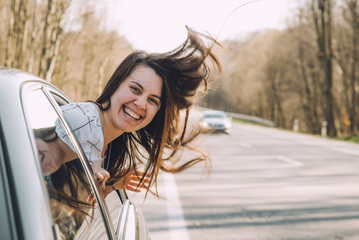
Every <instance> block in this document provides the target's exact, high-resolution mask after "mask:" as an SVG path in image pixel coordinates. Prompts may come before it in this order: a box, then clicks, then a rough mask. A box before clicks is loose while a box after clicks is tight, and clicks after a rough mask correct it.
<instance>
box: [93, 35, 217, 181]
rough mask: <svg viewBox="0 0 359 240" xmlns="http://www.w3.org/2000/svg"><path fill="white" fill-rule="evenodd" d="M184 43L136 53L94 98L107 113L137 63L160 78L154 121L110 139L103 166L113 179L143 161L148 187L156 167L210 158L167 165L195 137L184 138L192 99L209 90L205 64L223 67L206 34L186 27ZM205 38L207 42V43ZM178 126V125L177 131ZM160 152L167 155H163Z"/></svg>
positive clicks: (171, 168) (170, 169)
mask: <svg viewBox="0 0 359 240" xmlns="http://www.w3.org/2000/svg"><path fill="white" fill-rule="evenodd" d="M187 30H188V37H187V39H186V41H185V42H184V43H183V44H182V45H181V46H179V47H178V48H176V49H174V50H172V51H170V52H166V53H148V52H145V51H134V52H133V53H131V54H130V55H129V56H127V57H126V58H125V59H124V61H123V62H122V63H121V64H120V65H119V66H118V68H117V69H116V70H115V72H114V73H113V75H112V77H111V78H110V79H109V81H108V83H107V85H106V86H105V88H104V90H103V92H102V94H101V95H100V97H99V98H98V99H97V100H96V103H97V105H98V106H99V107H100V108H101V109H102V110H103V111H107V110H108V109H109V108H110V107H111V101H110V98H111V96H112V94H113V93H114V92H115V91H116V89H117V88H118V87H119V86H120V84H121V83H122V82H123V81H124V79H125V78H126V77H128V76H129V75H130V74H131V73H132V71H133V70H134V69H135V68H136V67H137V66H139V65H142V66H148V67H151V68H152V69H153V70H154V71H155V72H156V73H157V74H158V75H159V76H160V77H161V78H162V80H163V84H162V96H161V99H162V100H161V107H160V109H159V111H158V112H157V114H156V116H155V117H154V119H153V120H152V121H151V122H150V123H149V124H148V125H147V126H146V127H144V128H142V129H140V130H138V131H136V132H128V133H123V134H122V135H121V136H119V137H118V138H116V139H115V140H113V141H112V142H111V143H110V144H109V146H108V149H107V158H106V159H105V161H104V166H105V167H106V169H107V170H108V171H109V173H110V175H111V176H113V175H115V174H117V175H118V173H122V175H125V174H126V173H127V172H128V171H129V169H130V168H131V167H135V168H136V160H137V161H141V159H143V157H144V158H146V159H147V162H146V166H145V172H146V173H150V174H151V185H152V184H153V183H155V184H156V182H157V174H158V171H159V169H162V170H164V171H168V172H179V171H182V170H184V169H187V168H188V167H190V166H192V165H193V164H195V163H197V162H200V161H203V160H206V159H208V158H207V156H206V155H205V154H201V157H198V158H195V159H192V160H190V161H187V162H186V163H184V164H182V165H180V166H177V167H174V166H171V164H166V161H170V160H171V159H173V156H174V154H175V153H176V151H177V150H178V149H180V148H181V147H186V146H187V143H188V142H189V141H190V140H192V139H193V138H194V137H195V136H196V134H193V135H191V136H190V137H189V138H186V139H187V140H185V139H184V134H185V131H186V128H187V122H188V114H189V110H190V107H191V106H192V105H193V97H194V96H195V95H196V93H197V90H198V89H199V87H200V86H201V84H203V86H204V90H207V87H208V80H209V78H210V75H211V69H210V65H209V64H208V63H207V62H206V61H205V60H206V59H207V58H209V59H211V60H212V63H213V66H215V67H217V69H218V70H219V72H221V70H222V68H221V64H220V62H219V60H218V59H217V57H216V56H215V55H214V53H213V47H214V45H216V44H217V45H219V44H218V43H217V41H216V40H215V39H213V38H212V37H210V36H207V35H204V34H201V33H198V32H195V31H193V30H191V29H189V28H187ZM205 40H207V41H208V42H209V43H208V42H205ZM181 110H185V118H184V123H183V124H181V125H180V111H181ZM180 126H181V127H180ZM141 149H144V150H145V153H146V154H144V153H143V152H142V151H141ZM164 149H168V150H169V151H170V154H169V157H164V155H163V153H164Z"/></svg>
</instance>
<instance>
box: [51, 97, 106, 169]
mask: <svg viewBox="0 0 359 240" xmlns="http://www.w3.org/2000/svg"><path fill="white" fill-rule="evenodd" d="M61 110H62V114H63V117H64V118H65V120H66V122H67V123H68V125H69V126H70V128H71V130H72V132H73V133H74V135H75V137H76V139H77V141H78V142H79V144H80V145H81V146H82V149H83V150H84V153H85V155H86V157H87V159H88V160H89V161H90V163H94V162H97V161H101V163H102V157H101V152H102V149H103V145H104V139H103V133H102V128H101V121H100V117H99V113H98V110H97V108H96V106H95V105H94V104H92V103H70V104H67V105H64V106H61ZM55 125H56V129H55V130H56V133H57V135H58V137H59V138H60V139H61V140H62V141H63V142H65V143H66V144H67V145H68V146H69V147H70V148H71V149H72V151H74V152H76V151H75V148H74V147H73V145H72V143H71V140H70V138H69V136H68V134H67V132H66V130H65V129H64V127H63V125H62V124H61V123H60V120H59V119H57V120H56V123H55Z"/></svg>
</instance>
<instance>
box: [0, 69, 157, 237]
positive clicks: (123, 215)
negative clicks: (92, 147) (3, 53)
mask: <svg viewBox="0 0 359 240" xmlns="http://www.w3.org/2000/svg"><path fill="white" fill-rule="evenodd" d="M0 102H1V104H0V213H1V214H0V232H1V239H15V240H16V239H29V240H30V239H37V240H51V239H86V240H87V239H96V240H98V239H111V240H112V239H116V240H117V239H127V240H132V239H139V240H148V239H150V237H149V234H148V231H147V227H146V224H145V222H144V218H143V216H142V214H141V212H140V211H139V209H138V208H137V207H136V206H135V205H134V204H133V203H132V202H131V200H130V199H129V198H128V196H127V195H126V192H125V191H124V190H121V191H113V192H112V193H111V194H109V195H108V196H107V197H106V199H104V198H103V197H102V194H101V191H100V188H99V185H98V183H97V181H96V180H95V178H94V176H93V172H92V169H91V167H90V166H89V163H88V161H87V159H86V156H85V155H84V154H83V150H82V148H81V146H80V145H79V144H78V142H77V140H76V138H74V137H73V136H74V135H73V134H72V131H71V130H70V129H67V130H66V131H67V134H68V135H69V136H72V137H73V138H72V139H71V142H72V144H73V146H74V148H75V149H76V152H77V154H78V159H77V160H73V161H71V162H69V163H65V164H63V165H62V166H61V167H60V169H59V170H57V171H56V172H54V173H52V174H51V175H46V174H44V172H43V171H42V168H41V161H42V154H41V152H40V151H38V148H37V146H39V145H38V143H39V141H40V140H39V139H41V141H47V142H50V143H51V142H52V141H53V139H54V135H53V132H51V129H53V127H54V123H55V121H56V120H57V119H60V121H61V122H62V124H64V126H65V125H66V123H65V122H66V121H65V120H64V118H63V117H62V114H61V111H60V109H59V106H60V105H63V104H66V103H69V102H70V99H69V98H67V97H66V96H65V95H64V94H63V93H62V92H61V91H60V90H58V89H57V88H56V87H54V86H53V85H51V84H49V83H48V82H46V81H43V80H42V79H40V78H38V77H36V76H34V75H31V74H28V73H25V72H22V71H20V70H16V69H9V68H3V67H0ZM56 137H57V136H55V139H56ZM50 153H51V152H50ZM51 154H56V153H55V152H53V153H51ZM90 194H92V196H94V197H95V200H96V204H95V205H90V204H87V205H86V204H83V202H86V201H87V199H88V196H90ZM76 201H81V204H79V203H78V202H76Z"/></svg>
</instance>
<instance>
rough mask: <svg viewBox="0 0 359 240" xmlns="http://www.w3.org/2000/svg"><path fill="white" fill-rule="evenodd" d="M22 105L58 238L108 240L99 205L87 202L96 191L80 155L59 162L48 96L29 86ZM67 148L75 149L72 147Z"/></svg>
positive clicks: (58, 143)
mask: <svg viewBox="0 0 359 240" xmlns="http://www.w3.org/2000/svg"><path fill="white" fill-rule="evenodd" d="M57 97H58V96H57ZM22 103H23V108H24V112H25V115H26V119H27V121H28V125H29V126H30V128H31V130H32V131H33V135H34V145H36V151H37V153H38V161H39V164H38V165H39V169H40V171H41V174H42V175H43V179H44V187H45V188H46V190H47V193H48V199H49V207H50V210H51V214H52V218H53V221H54V224H56V225H57V227H58V229H59V232H60V235H61V237H62V238H64V239H108V238H109V237H108V226H107V224H105V221H104V219H103V217H102V214H101V211H99V207H98V204H95V205H92V204H90V203H89V202H88V197H89V196H90V195H91V194H93V193H94V192H95V191H96V190H95V189H94V188H93V187H92V186H91V184H90V181H91V180H90V179H89V177H88V175H87V174H88V171H87V170H86V169H85V168H84V165H83V163H82V162H81V161H80V159H79V158H80V156H78V158H77V159H75V160H73V161H69V162H67V163H61V162H62V161H63V154H62V153H61V147H62V146H63V145H62V144H63V142H62V141H61V140H60V139H59V138H58V136H57V132H56V127H57V126H62V125H63V123H62V122H61V121H60V120H59V116H58V113H57V112H56V111H55V109H54V107H53V105H52V104H51V103H50V102H49V100H48V97H47V96H46V95H45V94H44V91H43V90H42V89H41V87H38V86H31V87H28V88H26V90H24V93H23V94H22ZM62 127H63V126H62ZM70 144H72V143H70ZM70 147H72V148H74V146H73V145H72V146H70ZM58 163H60V164H58Z"/></svg>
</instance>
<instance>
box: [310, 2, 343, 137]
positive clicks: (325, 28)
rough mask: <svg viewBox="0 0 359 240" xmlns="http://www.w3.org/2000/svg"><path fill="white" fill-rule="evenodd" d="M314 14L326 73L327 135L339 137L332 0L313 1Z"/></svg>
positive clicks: (318, 42)
mask: <svg viewBox="0 0 359 240" xmlns="http://www.w3.org/2000/svg"><path fill="white" fill-rule="evenodd" d="M311 7H312V14H313V20H314V26H315V31H316V34H317V44H318V49H319V52H318V58H319V61H320V62H321V68H322V70H323V73H324V79H325V87H324V95H325V99H326V106H325V119H326V121H327V134H328V136H331V137H334V136H336V135H337V132H336V127H335V122H334V112H333V110H334V97H333V93H332V86H333V49H332V0H312V6H311Z"/></svg>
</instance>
